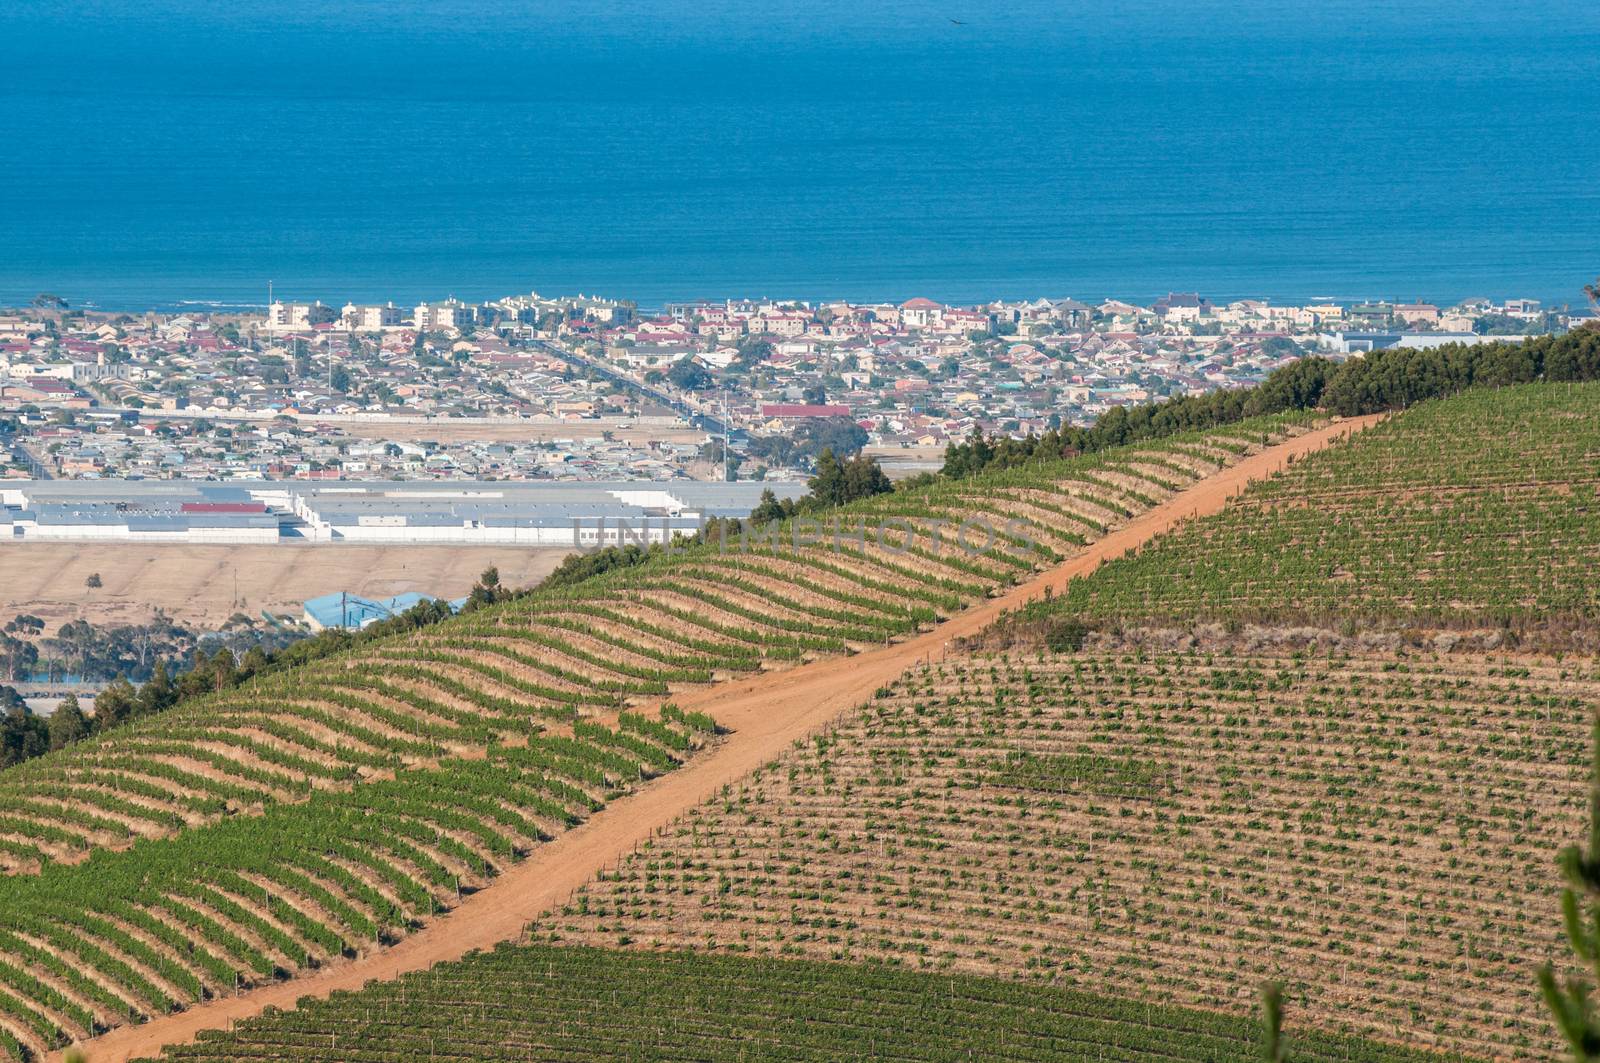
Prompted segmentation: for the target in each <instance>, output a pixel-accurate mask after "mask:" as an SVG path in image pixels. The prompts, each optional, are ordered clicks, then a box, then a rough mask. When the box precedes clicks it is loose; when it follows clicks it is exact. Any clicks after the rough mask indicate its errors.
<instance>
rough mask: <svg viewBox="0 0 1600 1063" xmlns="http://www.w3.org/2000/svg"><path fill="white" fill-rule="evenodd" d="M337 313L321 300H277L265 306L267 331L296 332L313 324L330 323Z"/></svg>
mask: <svg viewBox="0 0 1600 1063" xmlns="http://www.w3.org/2000/svg"><path fill="white" fill-rule="evenodd" d="M336 316H337V315H336V314H335V313H334V312H333V307H331V306H327V305H326V304H324V303H323V302H322V300H320V299H319V300H317V301H316V302H314V303H286V302H284V301H282V300H281V299H280V300H277V301H276V302H274V303H273V304H272V305H271V306H269V307H267V324H266V329H267V331H268V332H298V331H302V330H304V329H308V328H311V327H313V326H315V325H326V324H330V323H331V322H332V321H333V320H334V319H335V317H336Z"/></svg>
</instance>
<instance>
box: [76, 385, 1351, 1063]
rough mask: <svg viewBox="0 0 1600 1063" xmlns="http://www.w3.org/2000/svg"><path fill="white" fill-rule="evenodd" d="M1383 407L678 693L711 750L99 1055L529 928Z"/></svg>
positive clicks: (135, 1029)
mask: <svg viewBox="0 0 1600 1063" xmlns="http://www.w3.org/2000/svg"><path fill="white" fill-rule="evenodd" d="M1376 420H1377V418H1376V417H1363V418H1356V419H1352V420H1349V421H1343V422H1340V423H1338V424H1335V425H1331V426H1329V427H1326V428H1323V429H1319V430H1317V431H1314V432H1310V433H1307V434H1306V435H1303V436H1300V437H1298V438H1296V439H1292V440H1289V441H1288V442H1286V443H1282V444H1280V445H1278V446H1276V447H1272V448H1270V449H1268V450H1265V451H1263V452H1261V453H1260V454H1257V455H1255V456H1253V457H1250V458H1247V459H1245V460H1244V461H1242V462H1240V463H1239V464H1237V465H1235V466H1233V467H1232V468H1230V469H1226V470H1224V471H1222V472H1219V473H1217V474H1216V475H1214V476H1211V477H1208V478H1207V479H1205V480H1202V481H1201V482H1199V483H1198V484H1195V485H1194V486H1193V487H1191V488H1189V489H1188V490H1186V491H1184V492H1182V493H1181V494H1178V495H1176V496H1174V497H1173V498H1171V499H1169V500H1168V501H1167V502H1165V503H1163V504H1162V505H1160V506H1158V507H1156V508H1155V509H1153V510H1151V511H1149V512H1148V513H1145V514H1144V515H1143V516H1140V517H1137V518H1135V519H1134V520H1133V521H1131V522H1129V523H1128V524H1127V525H1125V526H1124V527H1122V528H1120V529H1118V530H1116V531H1114V532H1112V533H1111V534H1109V535H1107V536H1106V537H1105V538H1104V539H1101V540H1100V541H1099V542H1097V543H1094V544H1092V545H1090V546H1089V547H1087V548H1085V549H1084V550H1083V551H1082V552H1081V553H1079V554H1078V555H1077V556H1075V557H1073V558H1071V559H1069V560H1067V561H1065V562H1063V563H1062V564H1060V565H1058V566H1056V567H1055V568H1053V569H1051V570H1050V571H1048V572H1045V573H1043V574H1041V575H1040V576H1039V577H1037V578H1036V579H1033V580H1031V581H1029V582H1028V583H1026V584H1023V585H1021V586H1019V587H1017V588H1016V589H1014V590H1012V591H1011V592H1010V593H1008V594H1006V595H1005V596H1004V597H1001V598H995V599H993V600H991V601H988V602H985V603H983V604H982V605H979V606H975V607H974V608H972V609H970V610H968V611H966V612H964V613H962V614H960V615H959V616H956V617H954V618H952V619H951V620H949V621H947V622H946V623H944V624H941V625H940V626H939V627H938V628H936V629H935V630H933V631H931V632H929V633H927V634H925V635H921V636H918V637H917V638H914V639H909V640H907V641H905V642H902V643H899V644H897V645H892V646H886V647H884V648H882V649H877V650H871V651H868V652H865V653H860V654H857V655H855V656H853V657H839V658H831V659H829V660H824V661H818V662H816V663H814V664H808V665H805V666H803V667H800V668H794V669H791V670H789V671H784V672H774V673H771V674H768V675H763V676H757V677H752V678H749V679H741V680H737V681H732V682H727V683H721V684H717V685H715V686H711V687H706V688H704V689H703V690H700V691H696V692H693V693H691V694H689V695H687V696H680V697H677V698H675V699H674V700H675V701H676V702H677V704H679V705H681V706H682V707H683V708H685V709H688V710H698V711H702V712H707V713H710V714H711V715H712V716H714V717H715V718H716V720H717V722H718V723H720V724H722V725H723V726H724V727H727V728H729V729H730V730H731V733H730V734H729V735H728V737H727V738H726V739H725V740H724V741H722V742H721V743H720V744H719V745H717V746H716V747H715V748H714V749H712V750H709V751H707V752H705V753H702V754H701V755H700V756H698V757H696V758H695V760H693V761H692V762H691V763H690V764H688V765H687V766H685V767H684V768H683V769H681V770H679V771H677V772H675V773H673V774H672V775H669V776H666V777H665V778H662V779H658V780H656V781H655V782H652V783H651V784H650V785H649V787H647V788H646V789H644V790H643V791H641V792H640V793H637V794H634V795H631V796H629V797H625V798H622V799H621V800H619V801H617V802H615V803H614V804H612V805H610V806H609V807H608V808H607V809H606V811H604V812H601V813H600V814H598V815H597V816H595V817H594V818H593V819H592V820H590V821H589V822H588V823H586V824H584V825H583V826H581V827H578V828H576V829H574V830H571V831H568V832H567V833H566V834H563V835H562V836H561V837H559V838H557V839H556V840H554V841H552V842H550V843H548V844H546V845H542V846H540V847H539V849H538V850H537V851H536V852H535V853H534V854H533V855H532V856H531V857H529V858H528V860H526V861H525V862H523V863H522V864H520V865H518V866H517V867H514V868H512V869H511V870H509V871H507V872H506V873H505V874H504V875H502V876H501V877H500V878H499V879H497V880H495V882H494V884H493V885H491V886H490V887H489V888H487V889H485V890H483V891H481V892H479V893H477V894H474V895H472V896H470V897H468V898H467V899H466V900H464V901H463V902H462V904H461V905H460V906H459V907H458V908H457V909H456V910H455V911H454V912H452V913H450V914H449V915H446V916H443V917H441V918H440V919H438V920H437V921H436V922H434V923H432V924H431V925H429V926H428V927H427V928H426V929H424V930H421V931H419V932H418V933H416V934H413V935H412V936H411V937H409V938H406V939H405V940H403V941H401V942H400V943H399V944H397V945H395V946H394V947H392V948H390V949H387V950H385V951H383V952H379V953H374V954H372V955H369V956H365V957H362V958H360V959H356V960H352V961H350V962H349V963H345V964H341V965H338V966H333V967H329V968H327V969H326V970H324V971H322V972H320V973H318V974H316V975H313V976H310V977H306V978H300V979H297V980H295V981H292V982H286V983H283V984H281V985H270V986H264V987H262V988H260V989H255V990H252V991H250V992H247V993H244V994H242V995H240V996H236V997H225V998H222V999H219V1000H214V1001H211V1002H208V1003H206V1004H203V1005H199V1006H197V1007H194V1008H191V1009H189V1010H188V1011H185V1012H181V1013H179V1014H176V1015H168V1016H163V1017H161V1018H159V1019H156V1020H154V1021H152V1022H149V1023H146V1024H145V1025H143V1026H131V1027H124V1028H122V1029H118V1030H115V1031H113V1032H111V1033H109V1034H107V1035H106V1036H105V1037H103V1038H100V1039H99V1040H97V1041H92V1042H90V1043H89V1044H88V1045H87V1046H86V1047H87V1048H88V1049H89V1053H88V1058H89V1060H90V1061H91V1063H111V1061H120V1060H127V1059H130V1058H134V1057H137V1056H145V1055H153V1054H155V1053H156V1052H158V1051H159V1050H160V1049H161V1047H162V1046H163V1045H168V1044H178V1043H184V1042H188V1041H191V1040H193V1039H194V1036H195V1034H196V1033H197V1032H198V1031H200V1030H205V1029H216V1028H219V1027H226V1026H229V1025H231V1024H232V1023H233V1022H236V1021H238V1020H240V1019H244V1018H248V1017H250V1016H254V1015H257V1014H259V1013H260V1011H261V1009H263V1008H265V1007H267V1006H269V1005H271V1006H275V1007H278V1008H285V1009H287V1008H293V1007H294V1005H295V1002H296V1001H297V1000H299V999H300V998H302V997H306V996H316V997H324V996H327V995H328V994H329V993H331V992H333V991H335V990H341V989H345V990H350V989H359V988H361V987H362V986H363V985H365V984H366V983H367V982H368V981H371V980H373V979H379V980H387V979H392V978H396V977H399V976H400V975H402V974H405V973H406V972H408V971H416V970H422V969H425V968H428V967H431V966H433V965H434V964H436V963H440V962H442V961H447V960H455V959H459V958H460V957H461V956H462V955H464V954H465V953H466V952H468V951H470V950H473V949H487V948H491V947H493V946H494V945H495V944H496V943H498V942H501V941H506V940H510V939H514V938H516V937H518V936H519V935H520V934H521V933H522V930H523V927H524V926H526V925H527V924H528V922H529V921H531V920H532V919H533V918H534V917H535V916H537V915H539V914H540V913H542V912H544V911H547V910H548V909H550V908H552V907H555V906H558V905H560V904H562V903H563V902H565V901H566V900H567V898H568V897H570V896H571V895H572V893H573V891H574V890H576V889H577V888H578V887H579V886H581V885H583V884H584V883H586V882H588V881H589V880H590V879H591V878H593V877H594V875H595V873H596V872H599V871H601V870H603V869H606V868H609V867H613V866H615V865H616V863H617V862H618V860H620V859H622V858H623V857H625V856H627V855H628V854H629V853H630V852H632V851H633V850H634V849H636V848H637V847H638V846H639V845H640V844H642V843H643V842H645V841H648V840H649V839H650V837H651V836H652V835H653V834H655V833H656V832H657V831H660V830H663V829H665V828H666V827H668V826H669V825H670V824H671V823H672V822H673V821H674V820H675V819H677V818H678V817H679V816H681V815H683V814H684V813H685V812H687V811H689V810H690V809H692V808H693V807H694V806H695V805H697V804H699V803H700V802H702V801H704V800H706V799H707V798H709V797H711V796H712V795H714V794H715V793H716V791H717V790H718V789H720V788H721V787H722V786H724V785H727V784H730V783H733V782H736V781H737V780H739V779H740V778H741V777H743V776H744V775H746V774H748V773H749V772H751V771H752V770H754V769H755V768H758V767H760V766H761V765H763V764H765V763H767V762H768V761H771V760H773V759H774V758H776V757H778V756H780V755H782V754H783V752H784V751H785V750H787V749H788V748H789V747H790V746H791V745H793V744H794V743H795V742H796V741H798V740H800V739H803V738H805V737H807V736H808V735H810V734H812V733H813V732H815V731H818V730H820V729H822V728H824V727H826V726H827V725H828V724H829V723H830V722H831V721H832V720H833V719H834V718H836V717H837V716H839V715H840V714H841V713H843V712H846V711H848V710H850V709H852V708H855V707H856V706H858V705H860V704H862V703H863V702H865V701H866V700H868V699H869V698H871V697H872V695H873V693H874V692H875V691H876V690H877V689H878V688H879V687H881V686H884V685H885V684H887V683H889V682H892V681H893V680H894V679H895V677H897V676H899V675H900V674H901V673H902V672H904V671H905V670H906V669H907V668H910V667H912V666H913V665H915V664H916V663H917V662H918V661H922V660H929V659H931V660H935V661H936V660H938V659H939V657H940V656H941V655H942V654H943V653H944V651H945V647H946V645H947V644H948V643H949V642H950V641H951V640H953V639H956V638H959V637H961V636H964V635H971V634H974V633H975V632H977V631H979V630H981V629H982V628H984V627H985V626H987V625H988V624H990V623H992V622H993V621H994V620H995V619H996V618H997V617H998V616H999V615H1000V613H1001V612H1002V611H1004V610H1012V609H1016V608H1018V607H1019V606H1021V605H1022V604H1024V603H1025V602H1028V601H1031V600H1033V599H1035V598H1038V597H1040V596H1042V595H1043V594H1044V593H1045V590H1046V588H1049V589H1050V590H1051V591H1052V593H1055V592H1059V591H1061V590H1062V589H1064V588H1065V587H1066V585H1067V583H1068V582H1069V581H1070V580H1071V579H1072V578H1073V577H1075V576H1081V575H1084V574H1086V573H1089V572H1092V571H1093V570H1094V569H1095V568H1097V567H1098V566H1099V565H1100V563H1101V562H1103V561H1106V560H1108V559H1110V558H1115V557H1119V556H1121V555H1122V554H1124V553H1126V552H1127V551H1129V550H1132V549H1134V548H1136V547H1138V546H1140V545H1141V544H1143V543H1145V542H1147V541H1148V540H1150V539H1151V538H1152V537H1154V536H1156V535H1159V534H1160V533H1161V532H1163V531H1166V530H1167V529H1169V528H1171V527H1172V526H1173V525H1174V524H1176V523H1178V522H1179V521H1182V520H1185V519H1189V518H1191V517H1195V516H1205V515H1207V514H1210V513H1215V512H1217V511H1218V510H1220V509H1221V508H1222V507H1223V506H1224V505H1225V504H1226V503H1227V501H1228V499H1230V498H1231V497H1233V496H1234V495H1235V494H1237V493H1238V492H1239V491H1241V490H1243V489H1244V488H1245V487H1246V486H1247V485H1248V484H1249V483H1250V482H1251V481H1252V480H1259V479H1263V478H1265V477H1267V476H1269V475H1271V474H1272V473H1273V472H1276V471H1277V470H1279V469H1281V468H1282V467H1283V466H1284V465H1285V463H1286V462H1288V461H1289V460H1290V459H1291V458H1298V457H1300V456H1302V455H1304V454H1309V453H1311V452H1312V451H1315V450H1319V449H1321V448H1322V447H1324V446H1326V445H1327V444H1328V443H1329V442H1330V441H1331V440H1333V439H1335V438H1338V437H1341V436H1343V435H1345V434H1346V433H1348V432H1350V431H1352V430H1359V429H1362V428H1365V427H1367V426H1368V425H1370V424H1372V423H1373V422H1374V421H1376Z"/></svg>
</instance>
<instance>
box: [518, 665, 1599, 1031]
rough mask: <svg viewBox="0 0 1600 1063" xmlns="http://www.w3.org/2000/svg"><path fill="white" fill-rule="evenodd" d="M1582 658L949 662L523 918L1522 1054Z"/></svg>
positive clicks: (556, 930)
mask: <svg viewBox="0 0 1600 1063" xmlns="http://www.w3.org/2000/svg"><path fill="white" fill-rule="evenodd" d="M1596 704H1600V670H1597V669H1596V668H1595V666H1594V665H1593V663H1587V664H1570V663H1569V664H1562V663H1557V662H1554V661H1545V662H1543V663H1529V661H1527V660H1525V659H1524V660H1521V661H1518V662H1509V661H1500V660H1498V659H1493V658H1489V657H1479V658H1474V659H1469V660H1458V659H1455V658H1451V659H1447V660H1445V661H1440V660H1428V659H1423V658H1410V659H1406V658H1395V657H1383V658H1370V659H1363V658H1329V657H1315V656H1303V657H1300V658H1290V657H1281V658H1250V657H1242V656H1241V657H1223V656H1217V657H1214V658H1208V657H1206V656H1202V655H1187V654H1185V655H1180V654H1170V655H1131V654H1128V655H1115V654H1093V653H1084V654H1079V655H1057V656H1049V655H1042V656H1041V655H1033V656H1028V657H1022V658H1012V659H1005V658H1003V657H997V656H990V657H972V658H963V659H958V660H954V661H949V662H945V663H943V664H938V665H934V666H932V667H931V668H930V669H919V670H917V671H914V672H912V673H909V674H908V676H907V677H905V678H904V679H903V680H902V682H901V683H900V684H898V685H897V686H896V688H895V689H894V690H892V691H890V692H886V693H884V694H883V695H881V696H880V697H879V698H878V699H876V700H875V701H874V702H872V703H871V704H869V705H868V706H867V707H865V708H864V709H862V710H860V711H858V712H856V713H854V714H852V715H851V716H849V717H848V718H846V719H845V720H843V721H842V722H841V723H840V724H839V726H838V727H837V728H836V729H835V730H833V731H832V732H830V733H827V734H824V735H820V736H818V737H816V738H815V739H814V740H813V741H810V742H808V743H805V744H804V745H802V746H801V747H799V748H797V749H796V750H795V751H794V752H793V753H792V754H791V755H789V756H788V757H786V758H785V759H783V760H781V761H779V762H778V763H775V764H773V765H771V766H769V767H768V768H766V769H764V770H763V771H761V772H759V773H758V774H757V775H755V776H754V777H752V778H750V779H749V780H748V781H747V782H746V783H745V784H743V785H740V786H738V787H733V788H729V789H725V790H724V791H723V793H722V794H721V795H720V796H719V798H718V799H716V800H714V801H712V802H710V803H708V804H706V805H703V806H702V807H701V808H700V809H699V810H698V811H697V812H696V813H695V814H693V815H691V816H689V817H687V818H686V819H684V820H682V821H680V822H679V824H678V825H677V827H676V828H674V829H673V830H671V831H669V832H667V833H666V834H664V835H662V836H660V837H658V838H657V839H656V840H655V841H654V842H653V843H652V844H651V845H650V846H649V847H647V848H645V849H643V850H641V851H640V852H639V853H638V854H636V855H635V856H634V857H633V858H632V859H630V860H628V861H626V862H625V863H623V864H622V865H621V866H620V867H619V868H617V869H616V870H615V871H613V872H608V873H606V874H605V875H603V876H601V878H600V880H598V881H596V882H594V883H593V884H591V885H590V886H589V887H587V888H586V889H585V890H584V891H583V892H582V893H581V894H580V895H579V896H578V897H576V898H575V899H574V901H573V902H572V903H571V904H570V905H569V906H568V907H567V908H566V909H565V910H563V911H562V912H560V913H555V914H552V915H550V916H549V917H547V918H546V919H544V920H542V921H540V922H539V923H538V924H537V925H536V926H535V927H533V928H532V931H531V933H532V935H533V938H534V940H536V941H539V942H541V943H576V944H586V945H595V946H611V947H619V946H627V947H632V948H635V949H640V948H643V949H651V948H658V947H665V948H671V949H688V948H702V949H707V950H712V951H715V952H734V953H752V954H764V955H778V956H790V957H804V958H809V959H815V960H838V961H858V962H859V961H869V962H873V963H878V964H888V965H892V966H895V967H897V968H903V969H907V970H918V971H932V972H949V973H961V974H971V975H984V976H998V977H1008V978H1016V979H1023V980H1025V981H1027V982H1030V983H1037V984H1039V985H1047V986H1057V987H1066V988H1073V989H1079V990H1084V991H1090V992H1094V993H1107V994H1114V995H1116V996H1119V997H1124V998H1136V999H1145V1000H1161V1001H1167V1002H1172V1003H1175V1004H1181V1005H1190V1006H1198V1007H1208V1008H1222V1009H1227V1010H1231V1011H1232V1012H1234V1013H1238V1014H1248V1013H1249V1011H1250V1010H1251V1009H1252V1006H1253V999H1254V993H1255V990H1256V987H1257V986H1258V985H1259V984H1260V983H1261V982H1262V981H1263V980H1265V979H1273V978H1281V979H1285V980H1287V981H1288V982H1289V992H1290V994H1291V997H1292V998H1293V999H1295V1000H1296V1001H1297V1004H1296V1014H1297V1015H1300V1016H1303V1018H1304V1021H1305V1022H1307V1023H1308V1024H1311V1025H1314V1026H1316V1027H1318V1028H1325V1029H1331V1030H1338V1031H1341V1032H1344V1033H1348V1034H1352V1035H1359V1036H1366V1037H1371V1038H1376V1039H1378V1040H1382V1041H1385V1042H1395V1043H1406V1044H1413V1045H1422V1046H1428V1047H1436V1048H1443V1049H1451V1050H1456V1051H1461V1052H1466V1053H1469V1054H1473V1055H1483V1056H1500V1057H1514V1058H1524V1059H1526V1058H1531V1057H1532V1056H1535V1055H1540V1056H1542V1057H1548V1055H1549V1053H1550V1052H1552V1051H1553V1050H1554V1047H1555V1046H1554V1036H1555V1034H1554V1031H1553V1029H1552V1028H1551V1025H1550V1023H1549V1021H1548V1018H1547V1017H1546V1015H1545V1014H1544V1012H1543V1010H1542V1008H1541V1007H1540V1005H1539V1002H1538V999H1537V991H1536V987H1535V986H1534V983H1533V979H1532V970H1533V968H1534V966H1535V965H1536V964H1537V963H1538V962H1541V961H1542V960H1543V959H1544V958H1546V957H1549V956H1555V955H1559V954H1560V946H1561V941H1562V938H1561V915H1560V911H1559V904H1558V897H1557V894H1556V889H1555V884H1556V882H1555V872H1554V861H1553V854H1554V853H1555V852H1556V850H1557V849H1558V848H1559V847H1560V845H1561V844H1562V843H1563V841H1564V840H1565V839H1566V838H1568V837H1570V836H1572V835H1573V834H1574V832H1575V831H1576V830H1577V828H1578V825H1579V824H1580V823H1581V820H1582V810H1583V802H1584V796H1585V787H1584V778H1585V773H1586V766H1587V749H1588V735H1589V727H1590V719H1591V714H1592V712H1593V709H1594V706H1595V705H1596Z"/></svg>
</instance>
